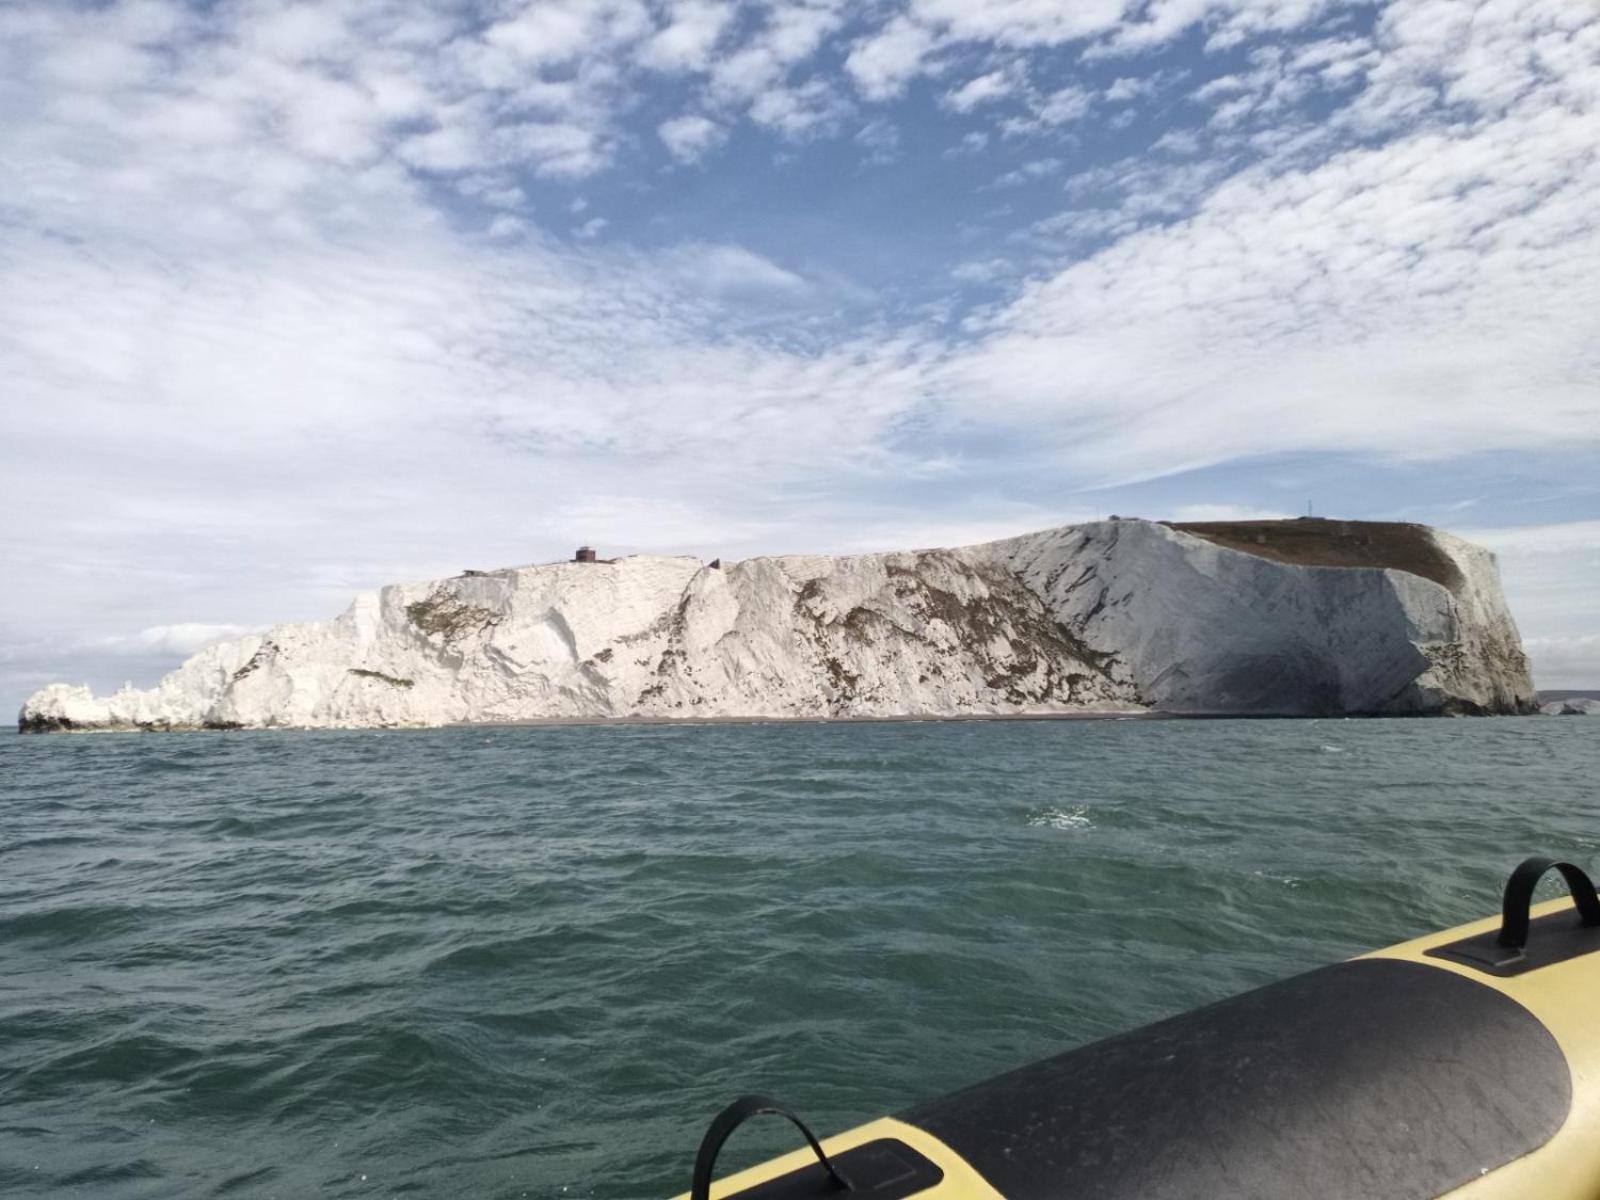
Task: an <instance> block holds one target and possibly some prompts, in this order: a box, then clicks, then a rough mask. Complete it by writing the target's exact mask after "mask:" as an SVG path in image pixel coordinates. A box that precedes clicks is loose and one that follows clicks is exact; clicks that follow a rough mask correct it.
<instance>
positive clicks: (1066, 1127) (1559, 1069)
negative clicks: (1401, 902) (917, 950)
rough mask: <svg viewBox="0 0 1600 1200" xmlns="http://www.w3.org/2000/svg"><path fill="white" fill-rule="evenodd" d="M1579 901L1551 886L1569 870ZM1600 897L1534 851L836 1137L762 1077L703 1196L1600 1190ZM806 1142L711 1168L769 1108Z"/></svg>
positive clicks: (725, 1116) (722, 1126) (1472, 1198)
mask: <svg viewBox="0 0 1600 1200" xmlns="http://www.w3.org/2000/svg"><path fill="white" fill-rule="evenodd" d="M1552 870H1554V871H1559V872H1560V873H1561V875H1562V876H1563V877H1565V879H1566V881H1567V885H1568V888H1569V890H1570V891H1571V898H1570V899H1569V898H1566V897H1563V898H1561V899H1558V900H1553V901H1549V902H1547V903H1544V904H1540V905H1538V906H1531V901H1532V897H1533V890H1534V885H1535V884H1536V883H1538V881H1539V880H1540V878H1541V877H1543V876H1544V875H1545V874H1547V873H1548V872H1550V871H1552ZM1597 951H1600V898H1597V896H1596V894H1595V889H1594V885H1593V884H1592V883H1591V882H1590V880H1589V878H1588V876H1587V875H1585V874H1584V872H1583V871H1581V870H1579V869H1578V868H1577V867H1574V866H1572V865H1571V864H1570V863H1565V862H1557V861H1555V860H1553V859H1547V858H1533V859H1529V860H1528V861H1526V862H1524V863H1523V864H1522V865H1521V866H1519V867H1518V868H1517V870H1516V871H1515V872H1514V873H1513V874H1512V876H1511V879H1510V881H1509V883H1508V884H1507V886H1506V892H1505V898H1504V904H1503V911H1502V914H1501V916H1500V917H1499V918H1498V919H1487V920H1483V921H1478V922H1476V923H1474V924H1471V925H1463V926H1461V927H1460V928H1458V929H1451V930H1447V931H1445V932H1443V933H1436V934H1432V935H1429V936H1427V937H1422V938H1418V939H1417V940H1415V941H1411V942H1405V943H1403V944H1401V945H1398V946H1393V947H1391V948H1389V949H1387V950H1380V951H1377V952H1376V953H1373V954H1368V955H1364V956H1362V957H1360V958H1356V959H1352V960H1350V961H1348V962H1342V963H1337V964H1335V965H1333V966H1327V967H1322V968H1320V969H1318V970H1315V971H1311V972H1309V973H1307V974H1304V975H1298V976H1295V977H1293V978H1291V979H1286V980H1283V981H1282V982H1280V983H1274V984H1271V985H1269V986H1267V987H1263V988H1259V989H1257V990H1256V991H1252V992H1246V993H1244V994H1243V995H1240V996H1235V997H1233V998H1232V999H1229V1000H1224V1001H1222V1002H1220V1003H1218V1004H1212V1005H1210V1006H1208V1007H1205V1008H1199V1009H1195V1010H1193V1011H1191V1012H1187V1013H1183V1014H1182V1015H1180V1016H1176V1017H1172V1018H1170V1019H1168V1020H1165V1021H1160V1022H1157V1023H1156V1024H1154V1025H1148V1026H1146V1027H1144V1028H1143V1029H1137V1030H1134V1031H1133V1032H1131V1033H1125V1034H1121V1035H1119V1036H1117V1037H1112V1038H1108V1039H1106V1040H1104V1041H1100V1042H1095V1043H1092V1044H1091V1045H1087V1046H1083V1047H1081V1048H1079V1049H1076V1050H1071V1051H1068V1052H1067V1053H1065V1054H1061V1055H1058V1056H1056V1057H1054V1058H1048V1059H1045V1060H1043V1061H1042V1062H1037V1063H1034V1064H1032V1065H1031V1066H1026V1067H1022V1068H1021V1069H1019V1070H1016V1071H1012V1072H1011V1073H1010V1074H1007V1075H1001V1076H999V1077H998V1078H995V1079H991V1080H988V1081H987V1082H985V1083H980V1084H976V1085H975V1086H973V1087H969V1088H967V1089H965V1090H964V1091H959V1092H955V1093H952V1094H951V1095H948V1096H943V1097H940V1098H939V1099H936V1100H930V1101H927V1102H926V1103H923V1104H919V1105H917V1106H916V1107H914V1108H911V1109H908V1110H906V1111H905V1112H903V1113H900V1114H898V1115H897V1116H891V1117H883V1118H880V1119H878V1120H875V1121H871V1122H869V1123H867V1124H865V1125H862V1126H859V1127H858V1128H855V1129H852V1130H849V1131H848V1132H845V1133H840V1134H838V1135H836V1136H834V1137H830V1138H827V1139H826V1140H822V1141H820V1142H819V1141H818V1140H817V1139H816V1138H814V1137H813V1136H812V1134H811V1133H810V1131H809V1130H807V1129H806V1128H805V1126H804V1125H803V1124H802V1123H801V1122H800V1121H799V1120H798V1119H797V1118H795V1117H794V1116H793V1115H792V1114H790V1113H788V1112H787V1111H785V1110H784V1109H783V1108H782V1107H781V1106H780V1105H778V1104H776V1103H775V1102H773V1101H770V1100H767V1099H766V1098H764V1097H759V1096H748V1097H744V1098H743V1099H741V1100H739V1101H736V1102H735V1103H734V1104H732V1105H730V1106H729V1107H728V1108H727V1109H725V1110H724V1111H723V1112H722V1113H721V1114H720V1115H718V1117H717V1118H716V1119H715V1120H714V1121H713V1122H712V1124H711V1127H710V1129H709V1130H708V1131H707V1133H706V1135H705V1139H704V1140H703V1141H702V1143H701V1146H700V1153H699V1156H698V1157H697V1159H696V1162H695V1166H694V1173H693V1180H692V1183H691V1188H690V1191H689V1192H687V1193H685V1194H684V1197H683V1198H682V1200H735V1198H736V1200H823V1198H824V1197H831V1198H833V1200H905V1198H908V1197H920V1198H922V1200H1089V1198H1093V1200H1134V1198H1138V1200H1223V1198H1224V1197H1226V1198H1227V1200H1257V1198H1259V1200H1279V1198H1281V1197H1296V1198H1298V1197H1329V1198H1333V1197H1339V1198H1346V1197H1347V1198H1349V1200H1373V1198H1375V1197H1384V1198H1394V1200H1400V1198H1405V1200H1410V1198H1413V1197H1414V1198H1416V1200H1423V1198H1425V1197H1438V1196H1450V1197H1457V1198H1459V1200H1501V1198H1510V1197H1516V1198H1517V1200H1569V1198H1570V1200H1596V1198H1597V1197H1600V953H1597ZM759 1113H779V1114H781V1115H783V1116H786V1117H789V1118H790V1120H793V1121H794V1122H795V1124H796V1125H797V1126H798V1127H799V1129H800V1131H801V1133H802V1134H803V1136H804V1138H805V1140H806V1142H807V1145H806V1146H805V1147H803V1148H802V1149H800V1150H797V1151H795V1152H794V1153H792V1154H788V1155H785V1156H783V1157H781V1158H777V1159H774V1160H772V1161H771V1162H768V1163H764V1164H762V1165H760V1166H756V1167H752V1168H751V1169H749V1170H747V1171H742V1172H740V1173H738V1174H736V1175H733V1176H731V1177H729V1178H727V1179H723V1180H720V1181H718V1182H716V1183H713V1182H712V1176H713V1173H714V1168H715V1162H716V1159H717V1155H718V1151H719V1150H720V1149H721V1147H722V1144H723V1143H724V1142H725V1141H726V1140H727V1138H728V1137H729V1135H730V1134H732V1133H733V1131H734V1130H735V1129H736V1128H737V1127H738V1126H739V1125H740V1124H741V1123H742V1122H743V1121H744V1120H746V1119H747V1118H748V1117H750V1116H753V1115H756V1114H759Z"/></svg>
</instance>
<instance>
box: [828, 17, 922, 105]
mask: <svg viewBox="0 0 1600 1200" xmlns="http://www.w3.org/2000/svg"><path fill="white" fill-rule="evenodd" d="M933 45H934V38H933V35H932V34H931V33H929V32H928V30H927V29H926V28H925V27H924V26H922V25H919V24H917V23H916V22H915V21H910V20H907V19H906V18H905V17H895V18H894V19H893V20H892V21H890V22H889V23H888V24H886V25H885V26H884V27H883V28H882V29H880V30H878V32H877V33H875V34H874V35H873V36H872V37H870V38H867V39H865V40H863V41H860V42H857V43H856V45H855V47H854V48H853V49H852V50H851V51H850V56H849V57H848V58H847V59H846V60H845V69H846V70H847V71H848V72H849V73H850V77H851V78H852V79H853V80H855V84H856V87H857V88H858V89H859V90H860V92H861V94H862V95H863V96H865V97H866V98H867V99H868V100H880V101H881V100H888V99H891V98H893V97H894V96H898V95H899V94H900V93H901V92H902V91H903V90H904V89H905V86H906V84H907V83H908V82H909V81H910V80H911V79H913V78H914V77H915V76H916V75H918V74H919V73H920V72H921V71H922V67H923V58H924V57H925V56H926V55H927V53H928V52H929V51H930V50H931V49H933Z"/></svg>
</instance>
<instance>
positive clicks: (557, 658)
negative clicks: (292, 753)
mask: <svg viewBox="0 0 1600 1200" xmlns="http://www.w3.org/2000/svg"><path fill="white" fill-rule="evenodd" d="M1294 524H1295V523H1292V522H1285V523H1276V524H1271V525H1267V524H1264V525H1263V528H1270V529H1274V530H1275V529H1277V528H1278V526H1279V525H1281V526H1284V527H1287V526H1292V525H1294ZM1349 527H1350V526H1348V525H1345V526H1341V528H1344V529H1348V528H1349ZM1358 528H1359V527H1358ZM1404 528H1406V529H1409V530H1414V531H1416V532H1415V534H1414V537H1415V538H1417V539H1426V541H1427V546H1428V549H1429V553H1430V554H1433V553H1436V554H1437V556H1438V557H1439V560H1440V561H1446V562H1448V564H1449V565H1450V568H1451V572H1450V574H1448V575H1447V576H1446V577H1445V578H1443V579H1440V578H1428V577H1425V576H1423V575H1420V574H1415V573H1413V571H1411V570H1406V569H1400V568H1397V567H1388V566H1383V565H1376V564H1373V565H1319V564H1317V563H1316V562H1314V561H1305V559H1306V557H1307V555H1306V553H1305V547H1304V546H1303V545H1302V546H1300V548H1299V550H1298V551H1297V553H1299V554H1300V559H1299V560H1298V561H1282V560H1281V557H1280V558H1274V557H1269V556H1266V555H1264V554H1262V553H1256V552H1252V549H1251V548H1249V547H1247V548H1234V547H1232V546H1229V545H1226V544H1221V543H1220V542H1219V541H1218V540H1217V539H1214V538H1208V537H1206V536H1203V534H1202V533H1196V532H1190V531H1187V530H1185V529H1181V528H1173V527H1170V526H1167V525H1162V524H1157V523H1152V522H1148V521H1139V520H1118V519H1113V520H1111V521H1103V522H1096V523H1094V524H1089V525H1078V526H1068V527H1064V528H1061V529H1055V530H1049V531H1046V532H1043V533H1037V534H1030V535H1028V536H1025V537H1019V538H1013V539H1009V540H1007V541H1002V542H994V543H989V544H986V545H980V546H970V547H964V548H960V549H953V550H925V551H914V552H905V553H891V554H873V555H861V556H854V557H846V558H824V557H815V556H793V557H784V558H758V559H752V560H749V561H746V562H741V563H731V564H726V565H723V566H721V567H720V569H713V568H711V567H707V566H705V565H703V564H702V563H700V561H699V560H697V559H692V558H660V557H647V556H640V557H635V558H625V559H619V560H615V561H612V562H583V563H558V564H551V565H546V566H536V567H521V568H510V569H506V570H501V571H488V572H477V571H474V572H471V573H468V574H464V575H462V576H458V577H456V578H453V579H445V580H438V581H434V582H429V583H420V584H403V585H396V586H393V587H387V588H384V589H382V590H381V591H379V592H374V593H369V594H365V595H363V596H360V597H358V598H357V600H356V601H355V603H354V604H352V605H351V607H350V608H349V610H348V611H346V612H345V613H344V614H343V615H342V616H340V617H338V618H336V619H334V620H332V621H327V622H317V623H311V624H299V625H283V626H279V627H277V628H275V629H272V630H270V631H269V632H268V633H266V634H264V635H260V636H251V637H245V638H240V639H237V640H234V641H230V642H224V643H221V644H218V645H216V646H212V647H210V648H209V649H207V650H205V651H202V652H201V653H200V654H198V655H196V656H195V657H194V658H192V659H190V660H189V661H188V662H186V663H185V664H184V665H183V666H182V667H180V668H178V670H176V671H174V672H173V673H172V674H170V675H168V676H167V677H166V678H164V679H163V680H162V681H161V682H160V683H159V684H158V685H157V686H156V687H154V688H152V689H149V690H147V691H139V690H133V689H124V690H123V691H120V692H117V693H115V694H113V695H110V696H105V697H97V696H94V695H93V694H92V693H91V692H90V691H89V690H88V689H87V688H82V687H72V686H68V685H64V684H55V685H52V686H51V687H47V688H45V689H43V690H42V691H40V692H38V693H36V694H35V695H34V696H32V697H30V699H29V700H28V702H27V704H26V705H25V706H24V708H23V711H22V714H21V718H20V721H19V727H20V728H22V729H24V730H27V731H41V732H43V731H52V730H81V729H179V728H201V727H209V728H240V727H244V728H264V727H284V726H288V727H339V726H394V725H438V724H449V723H455V722H466V721H517V720H534V719H547V718H604V717H623V716H645V717H870V716H959V715H969V714H970V715H978V714H1022V713H1041V714H1043V713H1070V712H1075V711H1084V710H1097V709H1098V710H1107V711H1139V710H1141V709H1145V708H1150V709H1155V710H1158V711H1166V712H1179V713H1206V712H1228V713H1241V714H1245V713H1247V714H1284V715H1311V714H1342V713H1457V712H1460V713H1478V712H1520V711H1529V710H1530V709H1531V705H1532V695H1533V691H1532V685H1531V682H1530V680H1529V678H1528V671H1527V664H1526V661H1525V660H1524V659H1523V657H1522V653H1521V649H1520V642H1519V640H1518V637H1517V632H1516V628H1515V625H1514V624H1513V623H1512V621H1511V617H1510V615H1509V613H1508V612H1507V611H1506V609H1505V604H1504V601H1503V600H1502V598H1501V596H1500V589H1499V582H1498V578H1497V575H1496V571H1495V566H1494V560H1493V557H1492V556H1491V555H1489V554H1488V553H1487V552H1486V551H1483V550H1481V549H1479V548H1477V547H1474V546H1471V545H1469V544H1467V543H1465V542H1461V541H1459V540H1458V539H1455V538H1452V537H1449V536H1448V535H1444V534H1437V533H1434V532H1432V531H1430V530H1427V529H1425V528H1424V527H1421V526H1407V527H1404ZM1252 536H1255V535H1252ZM1297 536H1301V537H1302V539H1303V534H1302V535H1297ZM1328 536H1329V537H1330V538H1335V539H1336V537H1337V536H1338V535H1337V534H1336V533H1334V532H1333V531H1331V530H1330V532H1329V534H1328ZM1348 536H1352V537H1360V536H1363V535H1361V534H1359V533H1357V534H1353V535H1348ZM1332 544H1333V543H1332V542H1330V545H1332ZM1250 545H1252V546H1255V547H1256V548H1258V549H1259V548H1260V547H1261V546H1263V545H1264V543H1251V544H1250ZM1363 553H1366V552H1365V551H1363ZM1310 557H1311V558H1312V559H1314V558H1315V557H1316V556H1315V553H1314V552H1313V553H1311V554H1310ZM1330 557H1338V556H1337V555H1336V554H1333V553H1332V552H1331V551H1330ZM1434 574H1436V575H1437V574H1438V572H1434Z"/></svg>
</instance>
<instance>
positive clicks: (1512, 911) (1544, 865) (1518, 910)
mask: <svg viewBox="0 0 1600 1200" xmlns="http://www.w3.org/2000/svg"><path fill="white" fill-rule="evenodd" d="M1552 869H1554V870H1557V871H1560V872H1561V876H1562V878H1563V879H1565V880H1566V881H1567V888H1568V890H1569V891H1571V892H1572V902H1573V903H1574V904H1576V905H1577V906H1578V914H1579V915H1580V916H1581V917H1582V918H1583V923H1584V924H1585V925H1600V896H1597V895H1596V894H1595V890H1594V882H1593V881H1592V880H1591V879H1590V878H1589V877H1588V876H1587V875H1585V874H1584V873H1583V871H1582V869H1581V868H1578V867H1575V866H1573V865H1572V864H1571V863H1569V862H1563V861H1562V860H1560V859H1557V858H1543V857H1536V858H1528V859H1524V860H1523V862H1522V865H1521V866H1519V867H1518V868H1517V869H1516V870H1515V871H1513V872H1511V878H1510V879H1508V880H1506V895H1505V901H1504V903H1503V904H1502V905H1501V909H1500V937H1499V938H1498V939H1497V940H1498V941H1499V943H1500V944H1501V945H1502V946H1505V947H1507V948H1508V949H1511V950H1521V949H1522V948H1523V947H1524V946H1526V945H1527V944H1528V908H1529V906H1530V905H1532V903H1533V889H1534V886H1535V885H1536V884H1537V883H1538V882H1539V880H1541V879H1543V878H1544V876H1545V874H1546V873H1547V872H1548V871H1550V870H1552Z"/></svg>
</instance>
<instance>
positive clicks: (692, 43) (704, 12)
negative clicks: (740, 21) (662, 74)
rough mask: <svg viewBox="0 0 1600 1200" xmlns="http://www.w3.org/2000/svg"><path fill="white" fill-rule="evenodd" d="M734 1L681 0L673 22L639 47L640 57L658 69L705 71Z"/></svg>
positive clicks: (726, 23)
mask: <svg viewBox="0 0 1600 1200" xmlns="http://www.w3.org/2000/svg"><path fill="white" fill-rule="evenodd" d="M733 13H734V9H733V5H731V4H717V3H707V2H706V0H678V2H677V3H676V4H674V5H673V6H672V18H671V20H670V22H669V23H668V24H667V25H666V26H665V27H663V28H662V29H661V30H660V31H659V32H657V33H656V34H655V35H654V36H653V37H651V38H650V40H649V41H647V42H646V43H645V44H644V45H643V46H642V47H641V48H640V50H639V61H640V62H641V63H643V64H644V65H645V66H647V67H652V68H654V69H655V70H658V71H704V70H706V69H708V68H709V67H710V65H711V62H712V51H713V50H715V49H716V45H717V40H718V39H719V38H720V37H721V36H722V32H723V30H725V29H726V28H727V27H728V22H729V21H731V20H732V19H733Z"/></svg>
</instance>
